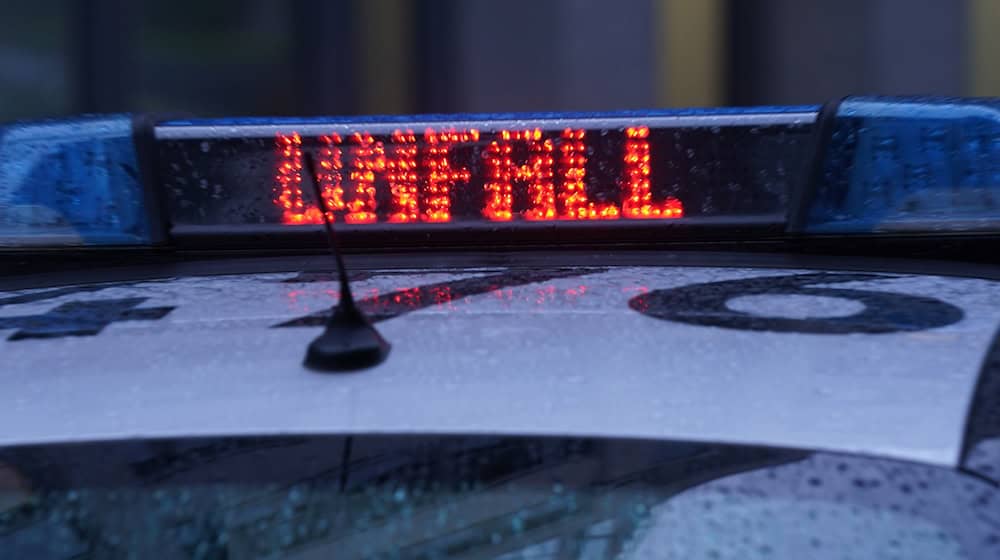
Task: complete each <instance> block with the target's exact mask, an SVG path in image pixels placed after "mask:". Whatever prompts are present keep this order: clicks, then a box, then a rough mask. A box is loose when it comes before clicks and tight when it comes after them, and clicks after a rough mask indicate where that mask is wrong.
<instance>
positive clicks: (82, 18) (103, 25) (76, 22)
mask: <svg viewBox="0 0 1000 560" xmlns="http://www.w3.org/2000/svg"><path fill="white" fill-rule="evenodd" d="M136 4H137V3H136V2H132V1H130V0H76V1H74V2H72V3H71V5H72V6H73V8H72V12H71V22H70V27H71V29H72V34H73V37H72V40H71V41H70V57H69V59H70V60H71V61H72V67H73V74H74V76H73V83H74V84H75V86H76V87H75V96H74V97H75V103H74V105H75V107H74V108H75V110H76V111H79V112H84V113H110V112H119V111H129V110H132V109H134V107H133V106H132V92H133V91H134V88H133V84H134V80H135V74H134V72H133V71H132V70H133V69H132V53H133V52H134V49H135V45H134V38H135V33H134V30H135V26H136V24H137V23H138V22H137V21H136V17H135V16H136V15H137V7H136Z"/></svg>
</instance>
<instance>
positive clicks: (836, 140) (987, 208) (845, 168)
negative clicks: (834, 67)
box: [793, 97, 1000, 233]
mask: <svg viewBox="0 0 1000 560" xmlns="http://www.w3.org/2000/svg"><path fill="white" fill-rule="evenodd" d="M826 119H833V120H832V122H829V123H827V122H826ZM816 126H817V128H818V130H819V133H820V134H821V135H822V137H821V138H820V142H819V146H820V150H821V152H820V154H819V155H818V157H819V159H818V160H817V162H816V163H817V165H816V167H815V169H814V175H813V176H812V184H811V185H810V186H811V187H812V189H813V190H812V192H811V193H810V194H809V195H807V197H806V202H807V203H808V204H809V206H808V208H807V209H806V210H805V212H804V213H803V218H804V219H803V222H804V223H803V224H801V230H802V231H804V232H806V233H872V232H963V231H984V230H992V231H998V230H1000V102H998V101H997V100H985V99H951V98H882V97H850V98H847V99H845V100H844V101H843V102H841V103H840V104H839V106H838V107H836V110H835V111H834V112H832V113H831V112H830V111H825V112H824V114H823V115H822V116H821V118H820V121H819V122H817V125H816ZM794 227H795V224H793V228H794Z"/></svg>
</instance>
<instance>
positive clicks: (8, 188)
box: [0, 115, 150, 246]
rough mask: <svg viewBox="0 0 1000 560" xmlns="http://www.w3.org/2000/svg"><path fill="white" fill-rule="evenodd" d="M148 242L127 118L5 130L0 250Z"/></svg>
mask: <svg viewBox="0 0 1000 560" xmlns="http://www.w3.org/2000/svg"><path fill="white" fill-rule="evenodd" d="M149 240H150V230H149V225H148V223H147V220H146V211H145V201H144V196H143V190H142V183H141V181H140V177H139V165H138V160H137V156H136V151H135V146H134V144H133V141H132V121H131V118H130V117H129V116H127V115H111V116H95V117H81V118H77V119H72V120H65V121H51V122H32V123H15V124H12V125H9V126H6V127H0V245H6V246H19V245H35V246H39V245H135V244H143V243H148V242H149Z"/></svg>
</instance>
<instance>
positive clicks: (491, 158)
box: [483, 128, 556, 222]
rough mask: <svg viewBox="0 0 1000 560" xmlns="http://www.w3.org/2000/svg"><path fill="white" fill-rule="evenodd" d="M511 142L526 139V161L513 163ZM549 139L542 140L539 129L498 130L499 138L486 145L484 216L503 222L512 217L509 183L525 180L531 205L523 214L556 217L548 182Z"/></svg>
mask: <svg viewBox="0 0 1000 560" xmlns="http://www.w3.org/2000/svg"><path fill="white" fill-rule="evenodd" d="M512 141H525V142H528V151H529V153H530V155H529V157H528V164H527V165H522V166H520V167H518V166H515V165H514V160H513V158H512V157H511V152H512V151H513V148H512V147H511V142H512ZM553 149H554V146H553V144H552V140H542V131H541V130H540V129H537V128H536V129H534V130H523V131H515V132H511V131H509V130H501V131H500V141H499V142H498V141H496V140H494V141H493V142H491V143H490V145H489V146H488V147H487V148H486V153H485V156H484V157H485V158H486V177H487V179H486V184H485V185H484V188H485V190H486V196H487V198H486V206H485V207H484V208H483V215H484V216H486V218H487V219H490V220H493V221H498V222H506V221H509V220H511V219H512V218H513V203H514V197H513V182H514V181H515V180H516V181H526V182H527V183H528V200H529V201H530V204H531V206H530V207H529V208H528V210H527V211H525V213H524V218H525V219H527V220H551V219H554V218H555V217H556V195H555V186H554V185H553V183H552V164H553V158H552V151H553Z"/></svg>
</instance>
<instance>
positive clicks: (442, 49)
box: [412, 0, 459, 113]
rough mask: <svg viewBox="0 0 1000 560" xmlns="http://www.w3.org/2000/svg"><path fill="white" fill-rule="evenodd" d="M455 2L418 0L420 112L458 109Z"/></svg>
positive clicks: (416, 40) (416, 41)
mask: <svg viewBox="0 0 1000 560" xmlns="http://www.w3.org/2000/svg"><path fill="white" fill-rule="evenodd" d="M455 9H456V5H455V1H454V0H416V9H415V16H416V17H415V18H414V26H415V27H416V29H415V33H413V39H414V45H413V49H414V52H415V53H416V56H415V57H414V61H415V63H416V69H415V71H414V72H413V73H412V75H413V76H414V79H415V80H416V82H417V83H416V84H414V89H415V91H416V96H417V99H416V110H417V112H420V113H448V112H452V111H454V110H455V106H456V104H455V100H454V92H455V88H456V85H457V79H458V78H459V76H458V72H457V60H456V58H457V56H456V53H457V48H458V45H457V44H456V35H455V28H456V23H455Z"/></svg>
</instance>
